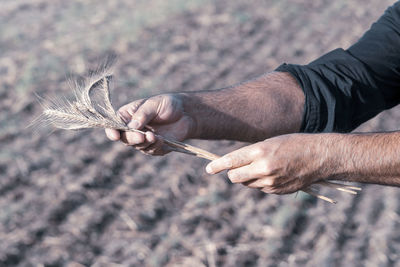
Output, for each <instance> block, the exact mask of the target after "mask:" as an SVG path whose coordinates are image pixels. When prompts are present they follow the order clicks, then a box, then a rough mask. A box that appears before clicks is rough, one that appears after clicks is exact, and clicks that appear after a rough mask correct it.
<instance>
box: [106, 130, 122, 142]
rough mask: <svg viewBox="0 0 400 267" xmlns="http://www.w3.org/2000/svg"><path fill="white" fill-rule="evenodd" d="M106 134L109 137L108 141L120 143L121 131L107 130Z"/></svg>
mask: <svg viewBox="0 0 400 267" xmlns="http://www.w3.org/2000/svg"><path fill="white" fill-rule="evenodd" d="M105 132H106V136H107V137H108V139H110V140H111V141H118V140H119V139H120V138H121V136H120V134H119V131H117V130H114V129H105Z"/></svg>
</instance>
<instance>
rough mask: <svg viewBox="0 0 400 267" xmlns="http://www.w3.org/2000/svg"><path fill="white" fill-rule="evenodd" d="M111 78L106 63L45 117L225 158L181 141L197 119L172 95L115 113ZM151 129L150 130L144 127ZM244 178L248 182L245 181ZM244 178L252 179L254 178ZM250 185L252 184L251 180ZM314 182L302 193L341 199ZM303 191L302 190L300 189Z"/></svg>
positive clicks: (148, 144)
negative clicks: (322, 191) (328, 194)
mask: <svg viewBox="0 0 400 267" xmlns="http://www.w3.org/2000/svg"><path fill="white" fill-rule="evenodd" d="M110 79H111V71H110V68H109V64H108V63H106V64H105V65H103V66H101V67H100V68H99V70H98V71H96V72H94V73H93V74H92V75H90V76H89V77H88V78H87V79H86V80H85V81H84V82H83V83H78V82H75V83H74V84H73V86H74V92H75V100H73V101H69V100H66V99H55V100H53V101H50V102H47V103H43V106H44V111H43V120H44V121H45V122H48V123H51V124H53V125H54V126H55V127H57V128H61V129H68V130H77V129H84V128H104V129H109V130H107V135H108V136H109V138H111V139H113V140H117V139H121V140H122V141H123V142H125V143H127V144H132V145H134V146H135V147H136V148H138V149H141V150H143V151H146V152H148V153H152V154H157V153H160V154H163V153H165V152H166V151H165V150H162V146H163V144H165V145H167V146H168V147H169V148H170V150H173V151H177V152H182V153H186V154H191V155H194V156H197V157H201V158H205V159H209V160H217V159H218V158H219V156H217V155H215V154H213V153H210V152H207V151H204V150H202V149H199V148H196V147H193V146H190V145H188V144H185V143H181V142H179V141H177V140H183V139H185V137H187V136H188V132H189V131H190V125H191V124H193V123H194V122H193V121H192V119H191V118H190V117H188V116H187V115H186V114H184V112H183V111H182V110H181V109H179V107H180V104H181V103H179V101H178V100H176V99H174V98H173V97H171V96H159V97H158V98H157V97H156V98H151V99H149V100H146V101H144V100H140V101H138V102H134V104H133V105H132V104H131V105H128V106H125V107H123V108H121V109H120V112H119V114H118V113H117V112H115V110H114V108H113V106H112V104H111V99H110V89H109V80H110ZM139 107H140V109H139ZM138 110H140V111H138ZM145 128H146V129H147V130H146V131H143V129H145ZM139 129H140V130H139ZM160 134H163V135H164V136H162V135H160ZM217 162H218V161H217ZM214 165H216V163H214ZM234 167H238V166H234V165H229V164H228V166H223V167H222V168H220V169H217V170H214V171H210V172H211V173H215V172H218V171H221V170H223V169H231V168H234ZM250 167H251V166H250ZM233 172H234V171H233ZM231 173H232V171H231ZM250 178H251V177H250ZM239 181H241V182H242V180H239ZM243 182H249V180H246V181H243ZM249 184H250V185H251V183H249ZM314 184H320V185H322V186H326V187H330V188H334V189H336V190H340V191H343V192H347V193H351V194H357V192H356V191H358V190H361V189H360V188H358V187H352V186H347V185H343V184H336V183H331V182H327V181H321V182H316V183H314ZM253 186H254V184H253ZM313 186H314V185H311V186H310V187H307V188H303V189H302V191H304V192H307V193H308V194H311V195H313V196H315V197H318V198H320V199H323V200H325V201H328V202H330V203H335V201H334V200H332V199H330V198H327V197H325V196H322V195H319V194H317V193H316V192H315V191H314V188H313ZM260 187H261V188H263V187H265V185H264V184H262V185H260V186H256V188H260ZM299 189H300V188H296V190H295V191H297V190H299Z"/></svg>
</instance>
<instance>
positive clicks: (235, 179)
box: [228, 164, 261, 183]
mask: <svg viewBox="0 0 400 267" xmlns="http://www.w3.org/2000/svg"><path fill="white" fill-rule="evenodd" d="M259 177H261V173H260V172H259V171H258V170H257V166H255V164H249V165H245V166H242V167H239V168H236V169H231V170H229V171H228V178H229V180H230V181H231V182H232V183H244V182H247V181H250V180H252V179H257V178H259Z"/></svg>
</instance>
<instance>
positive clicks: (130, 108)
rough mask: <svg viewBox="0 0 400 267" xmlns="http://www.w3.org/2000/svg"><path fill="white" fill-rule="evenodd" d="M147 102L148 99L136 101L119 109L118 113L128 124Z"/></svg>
mask: <svg viewBox="0 0 400 267" xmlns="http://www.w3.org/2000/svg"><path fill="white" fill-rule="evenodd" d="M145 101H146V99H139V100H136V101H133V102H131V103H129V104H126V105H123V106H122V107H120V108H119V109H118V113H119V114H120V115H121V116H122V117H123V119H126V120H127V121H128V122H129V121H130V120H131V117H132V115H133V114H135V112H136V111H137V110H138V108H139V107H140V106H141V105H142V104H143V103H144V102H145Z"/></svg>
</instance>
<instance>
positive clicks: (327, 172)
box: [311, 133, 351, 179]
mask: <svg viewBox="0 0 400 267" xmlns="http://www.w3.org/2000/svg"><path fill="white" fill-rule="evenodd" d="M317 136H318V142H316V140H315V139H314V137H313V136H312V135H311V142H313V143H314V145H316V147H317V148H316V150H315V151H316V152H315V155H316V158H315V159H314V160H316V161H317V162H318V163H317V164H318V167H317V168H318V169H319V170H320V171H319V174H318V175H319V177H320V178H321V179H336V178H337V179H341V178H343V176H345V175H347V173H348V172H349V168H350V166H349V164H350V163H351V154H349V153H348V152H350V150H351V149H349V144H348V143H349V142H348V136H347V135H346V134H339V133H323V134H317Z"/></svg>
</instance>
